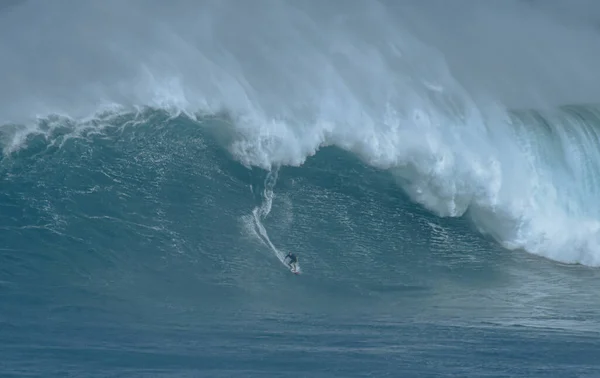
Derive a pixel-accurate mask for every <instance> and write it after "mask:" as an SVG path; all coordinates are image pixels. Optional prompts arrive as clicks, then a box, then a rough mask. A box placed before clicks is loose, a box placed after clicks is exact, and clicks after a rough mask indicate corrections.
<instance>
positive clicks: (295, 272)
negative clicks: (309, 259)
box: [288, 265, 300, 274]
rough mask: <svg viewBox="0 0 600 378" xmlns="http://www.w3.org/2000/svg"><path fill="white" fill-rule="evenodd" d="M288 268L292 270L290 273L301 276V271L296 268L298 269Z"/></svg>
mask: <svg viewBox="0 0 600 378" xmlns="http://www.w3.org/2000/svg"><path fill="white" fill-rule="evenodd" d="M288 267H289V268H290V272H292V273H294V274H300V269H299V268H298V267H297V266H296V268H292V267H291V266H289V265H288Z"/></svg>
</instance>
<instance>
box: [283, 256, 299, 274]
mask: <svg viewBox="0 0 600 378" xmlns="http://www.w3.org/2000/svg"><path fill="white" fill-rule="evenodd" d="M285 258H286V259H290V261H289V262H288V264H289V265H290V267H291V268H292V269H294V270H296V264H297V263H298V258H297V257H296V255H294V254H293V253H292V252H290V253H288V254H287V256H285Z"/></svg>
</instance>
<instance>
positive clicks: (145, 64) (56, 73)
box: [0, 1, 600, 266]
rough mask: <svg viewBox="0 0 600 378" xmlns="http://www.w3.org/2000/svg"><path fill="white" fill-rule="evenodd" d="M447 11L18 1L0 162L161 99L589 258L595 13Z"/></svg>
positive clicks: (190, 115) (257, 149) (593, 244)
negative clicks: (362, 169)
mask: <svg viewBox="0 0 600 378" xmlns="http://www.w3.org/2000/svg"><path fill="white" fill-rule="evenodd" d="M328 4H329V3H328ZM340 9H343V10H342V11H340ZM575 9H576V8H575ZM61 10H62V11H64V12H61ZM442 11H450V10H449V5H442V4H436V7H428V6H419V5H417V4H416V3H414V4H412V3H406V4H404V5H397V4H393V3H388V2H360V1H356V2H349V3H347V2H344V7H343V8H340V7H338V6H334V4H333V3H331V4H329V5H327V4H322V3H317V2H304V3H294V2H269V1H261V2H256V3H252V4H250V3H248V4H245V3H239V2H236V3H234V2H227V1H223V2H218V3H215V2H201V3H198V2H188V1H181V2H178V3H174V4H169V5H167V4H166V3H163V2H147V1H146V2H143V4H142V2H136V1H132V2H128V3H127V4H124V3H121V2H118V3H117V2H116V1H107V2H103V3H85V2H81V3H77V4H71V3H68V2H54V3H48V2H36V1H29V2H23V3H18V4H17V5H15V6H13V7H10V8H8V9H7V10H5V11H3V13H2V14H1V15H0V17H1V21H2V22H0V34H1V35H2V37H1V38H2V42H3V44H2V46H3V47H2V51H0V52H1V53H2V55H3V56H5V57H7V59H4V60H3V61H2V63H0V64H1V66H0V70H1V72H3V74H4V75H5V78H6V80H5V83H4V85H3V88H2V94H1V97H0V100H1V101H0V103H1V105H0V117H1V118H0V120H1V121H2V123H3V126H2V128H1V129H0V132H1V133H2V141H3V151H4V154H5V157H4V159H3V164H8V163H6V162H7V161H8V160H11V159H19V156H21V155H19V151H23V150H25V151H27V150H30V151H31V149H32V148H33V149H34V150H35V148H34V147H32V143H33V144H35V141H36V140H38V139H36V138H39V136H40V135H43V136H45V137H46V138H49V140H51V141H52V143H57V147H59V148H60V146H61V144H62V143H64V142H65V140H68V139H69V138H73V137H74V138H77V137H80V136H82V135H88V133H89V132H92V133H102V132H103V131H102V130H103V128H106V127H112V126H115V119H116V118H118V117H128V122H121V121H119V123H118V126H119V127H122V126H124V125H125V126H127V127H129V126H132V127H135V126H136V124H138V123H141V124H146V123H147V120H146V119H142V121H140V122H138V121H139V120H138V119H137V118H136V117H138V116H139V115H140V114H143V109H144V108H145V107H151V108H154V109H164V110H167V111H169V112H171V114H172V115H173V116H177V115H180V114H184V115H185V116H186V117H187V119H189V120H190V121H193V122H195V124H197V126H198V127H202V128H204V129H206V130H207V131H208V132H210V133H212V135H214V137H215V138H216V140H218V141H219V143H220V145H221V146H222V147H223V148H225V149H226V150H227V151H228V152H229V153H230V154H231V156H233V157H234V158H235V159H236V160H237V161H239V162H240V163H242V164H243V165H246V166H248V167H251V166H256V167H260V168H263V169H267V170H273V169H277V167H280V166H301V165H302V164H304V163H305V162H306V159H307V158H308V157H310V156H312V155H314V154H316V153H317V151H319V150H320V149H322V148H324V147H327V146H335V147H337V148H339V149H342V150H345V151H348V152H350V153H352V154H354V155H355V156H357V157H358V158H359V159H361V160H362V161H363V162H365V163H366V164H368V165H370V166H372V167H374V168H376V169H379V170H385V171H387V172H388V174H389V175H390V176H391V177H393V178H394V179H395V180H396V183H397V185H398V187H399V189H401V190H403V191H404V192H405V193H406V194H407V195H408V196H409V197H410V198H411V199H412V200H413V201H415V202H417V203H419V204H420V205H422V206H423V207H425V208H426V209H428V210H429V211H431V212H433V213H434V214H436V215H438V216H442V217H460V216H466V217H468V218H469V219H470V220H471V221H472V223H473V224H474V225H475V226H476V227H477V228H478V229H479V231H480V232H482V233H485V234H489V235H491V236H492V237H493V238H494V239H495V240H497V241H498V242H499V243H501V244H502V245H503V246H505V247H507V248H510V249H523V250H525V251H528V252H530V253H534V254H538V255H541V256H545V257H548V258H551V259H554V260H557V261H562V262H568V263H581V264H586V265H592V266H596V265H599V264H600V218H599V216H600V212H599V210H600V209H599V208H598V206H597V205H596V203H595V201H594V199H595V198H597V194H598V190H599V186H598V179H599V177H600V176H599V174H600V171H599V169H600V166H599V164H600V163H599V162H600V160H599V159H598V156H597V154H598V153H597V150H598V133H597V131H596V130H597V127H598V121H599V117H598V116H599V114H600V113H599V110H598V107H596V106H595V105H593V103H595V102H597V100H598V98H599V95H600V89H598V88H597V86H596V85H594V84H593V83H594V82H598V81H597V80H595V79H598V72H597V69H596V67H597V66H598V63H600V56H599V55H598V54H596V53H595V52H594V51H595V50H594V48H593V47H590V46H595V45H597V44H598V40H599V39H598V33H597V31H596V30H594V28H593V24H592V23H591V22H589V21H586V20H583V19H582V15H581V14H578V13H577V12H572V13H568V14H564V13H559V12H557V11H556V10H555V9H553V8H552V7H550V6H543V5H536V4H528V3H522V2H505V3H502V4H496V5H493V6H491V5H490V6H486V7H482V6H479V5H476V4H475V3H467V2H465V3H461V4H460V5H458V6H456V7H455V6H454V5H453V9H452V10H451V11H452V14H453V15H454V16H455V19H454V20H453V21H449V20H448V18H447V17H445V15H441V14H440V12H442ZM24 20H27V23H24V22H23V21H24ZM509 20H510V22H511V23H510V27H509V26H507V25H508V24H507V22H508V21H509ZM574 21H578V23H575V22H574ZM447 27H452V28H453V29H454V30H455V31H456V33H455V34H454V36H453V37H451V36H448V35H447V34H445V33H444V30H447V29H446V28H447ZM8 30H12V33H8ZM15 30H17V31H21V32H20V33H19V32H16V33H15ZM472 31H475V32H472ZM36 54H41V55H43V57H44V58H43V59H33V57H34V56H36ZM8 73H10V75H9V74H8ZM32 88H35V90H33V89H32ZM589 103H592V105H588V104H589ZM566 104H575V105H566ZM99 111H102V112H103V113H101V115H100V116H98V115H97V114H98V112H99ZM90 114H94V115H93V116H90ZM39 119H41V120H39ZM207 120H211V121H215V122H207ZM354 179H356V180H361V178H360V177H356V178H354ZM375 216H376V215H375Z"/></svg>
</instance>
